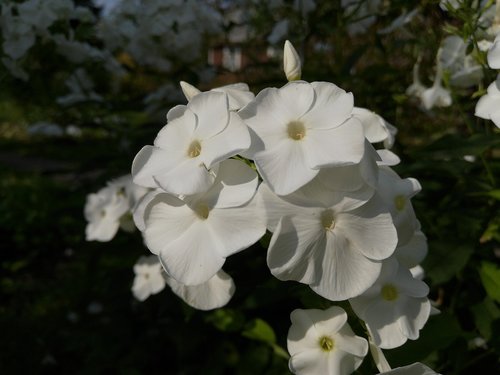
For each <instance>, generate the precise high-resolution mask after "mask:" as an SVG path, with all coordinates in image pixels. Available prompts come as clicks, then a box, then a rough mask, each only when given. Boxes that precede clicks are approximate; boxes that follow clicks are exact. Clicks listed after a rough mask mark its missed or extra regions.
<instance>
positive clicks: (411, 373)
mask: <svg viewBox="0 0 500 375" xmlns="http://www.w3.org/2000/svg"><path fill="white" fill-rule="evenodd" d="M382 374H383V375H440V374H438V373H437V372H435V371H434V370H432V369H430V368H429V367H427V366H425V365H423V364H421V363H420V362H416V363H412V364H411V365H408V366H403V367H398V368H395V369H392V370H389V371H384V372H381V373H380V375H382Z"/></svg>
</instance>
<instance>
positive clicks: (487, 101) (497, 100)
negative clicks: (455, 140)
mask: <svg viewBox="0 0 500 375" xmlns="http://www.w3.org/2000/svg"><path fill="white" fill-rule="evenodd" d="M499 105H500V96H492V95H489V94H486V95H484V96H482V97H481V98H479V101H478V102H477V104H476V111H475V113H474V114H475V115H476V116H477V117H481V118H484V119H485V120H489V119H491V114H492V113H495V112H497V111H498V108H499Z"/></svg>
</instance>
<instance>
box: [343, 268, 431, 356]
mask: <svg viewBox="0 0 500 375" xmlns="http://www.w3.org/2000/svg"><path fill="white" fill-rule="evenodd" d="M428 293H429V287H428V286H427V285H426V284H425V283H424V282H422V281H420V280H418V279H415V278H414V277H413V276H412V274H411V273H410V271H409V270H408V269H406V268H405V267H403V266H402V265H400V264H399V263H398V261H397V260H396V259H394V258H391V259H388V260H386V261H384V263H383V266H382V272H381V273H380V277H379V278H378V280H377V281H376V282H375V284H374V285H373V286H372V287H370V288H369V289H368V290H367V291H366V292H364V293H363V294H362V295H360V296H358V297H355V298H351V299H350V300H349V302H350V304H351V306H352V308H353V310H354V312H355V313H356V315H357V316H358V317H360V318H361V319H362V320H364V321H365V323H366V326H367V327H368V330H369V332H370V336H371V337H372V339H373V341H374V343H375V344H376V345H377V346H379V347H381V348H383V349H392V348H396V347H398V346H401V345H403V344H404V343H405V342H406V341H407V340H408V339H410V340H416V339H418V337H419V331H420V330H421V329H422V327H423V326H424V325H425V323H426V322H427V319H428V318H429V314H430V311H431V304H430V302H429V299H428V298H427V294H428Z"/></svg>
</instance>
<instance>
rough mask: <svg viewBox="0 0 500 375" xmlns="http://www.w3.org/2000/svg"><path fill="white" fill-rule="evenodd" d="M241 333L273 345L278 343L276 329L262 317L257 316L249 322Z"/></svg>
mask: <svg viewBox="0 0 500 375" xmlns="http://www.w3.org/2000/svg"><path fill="white" fill-rule="evenodd" d="M241 334H242V335H243V336H245V337H248V338H249V339H252V340H258V341H263V342H266V343H269V344H271V345H273V344H275V343H276V335H275V334H274V330H273V329H272V327H271V326H270V325H269V324H267V323H266V322H265V321H263V320H262V319H258V318H257V319H254V320H252V321H250V322H248V323H247V324H246V326H245V329H244V330H243V332H242V333H241Z"/></svg>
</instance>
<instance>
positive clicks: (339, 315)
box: [287, 306, 368, 375]
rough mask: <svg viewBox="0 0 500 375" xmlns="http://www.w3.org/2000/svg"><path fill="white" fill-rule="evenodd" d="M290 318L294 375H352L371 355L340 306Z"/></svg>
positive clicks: (296, 312) (295, 313)
mask: <svg viewBox="0 0 500 375" xmlns="http://www.w3.org/2000/svg"><path fill="white" fill-rule="evenodd" d="M290 319H291V321H292V326H291V327H290V330H289V331H288V338H287V347H288V351H289V352H290V355H291V357H290V361H289V367H290V371H292V372H293V373H294V374H297V375H306V374H311V375H312V374H321V375H330V374H332V375H333V374H336V375H337V374H338V375H347V374H351V373H352V372H354V370H356V369H357V368H358V367H359V366H360V365H361V362H363V358H364V357H365V356H366V354H367V353H368V343H367V341H366V340H365V339H364V338H362V337H359V336H356V335H355V334H354V332H353V331H352V329H351V327H350V326H349V324H348V323H347V314H346V312H345V311H344V310H343V309H342V308H340V307H338V306H332V307H330V308H328V309H327V310H317V309H310V310H302V309H297V310H294V311H292V313H291V314H290Z"/></svg>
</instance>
